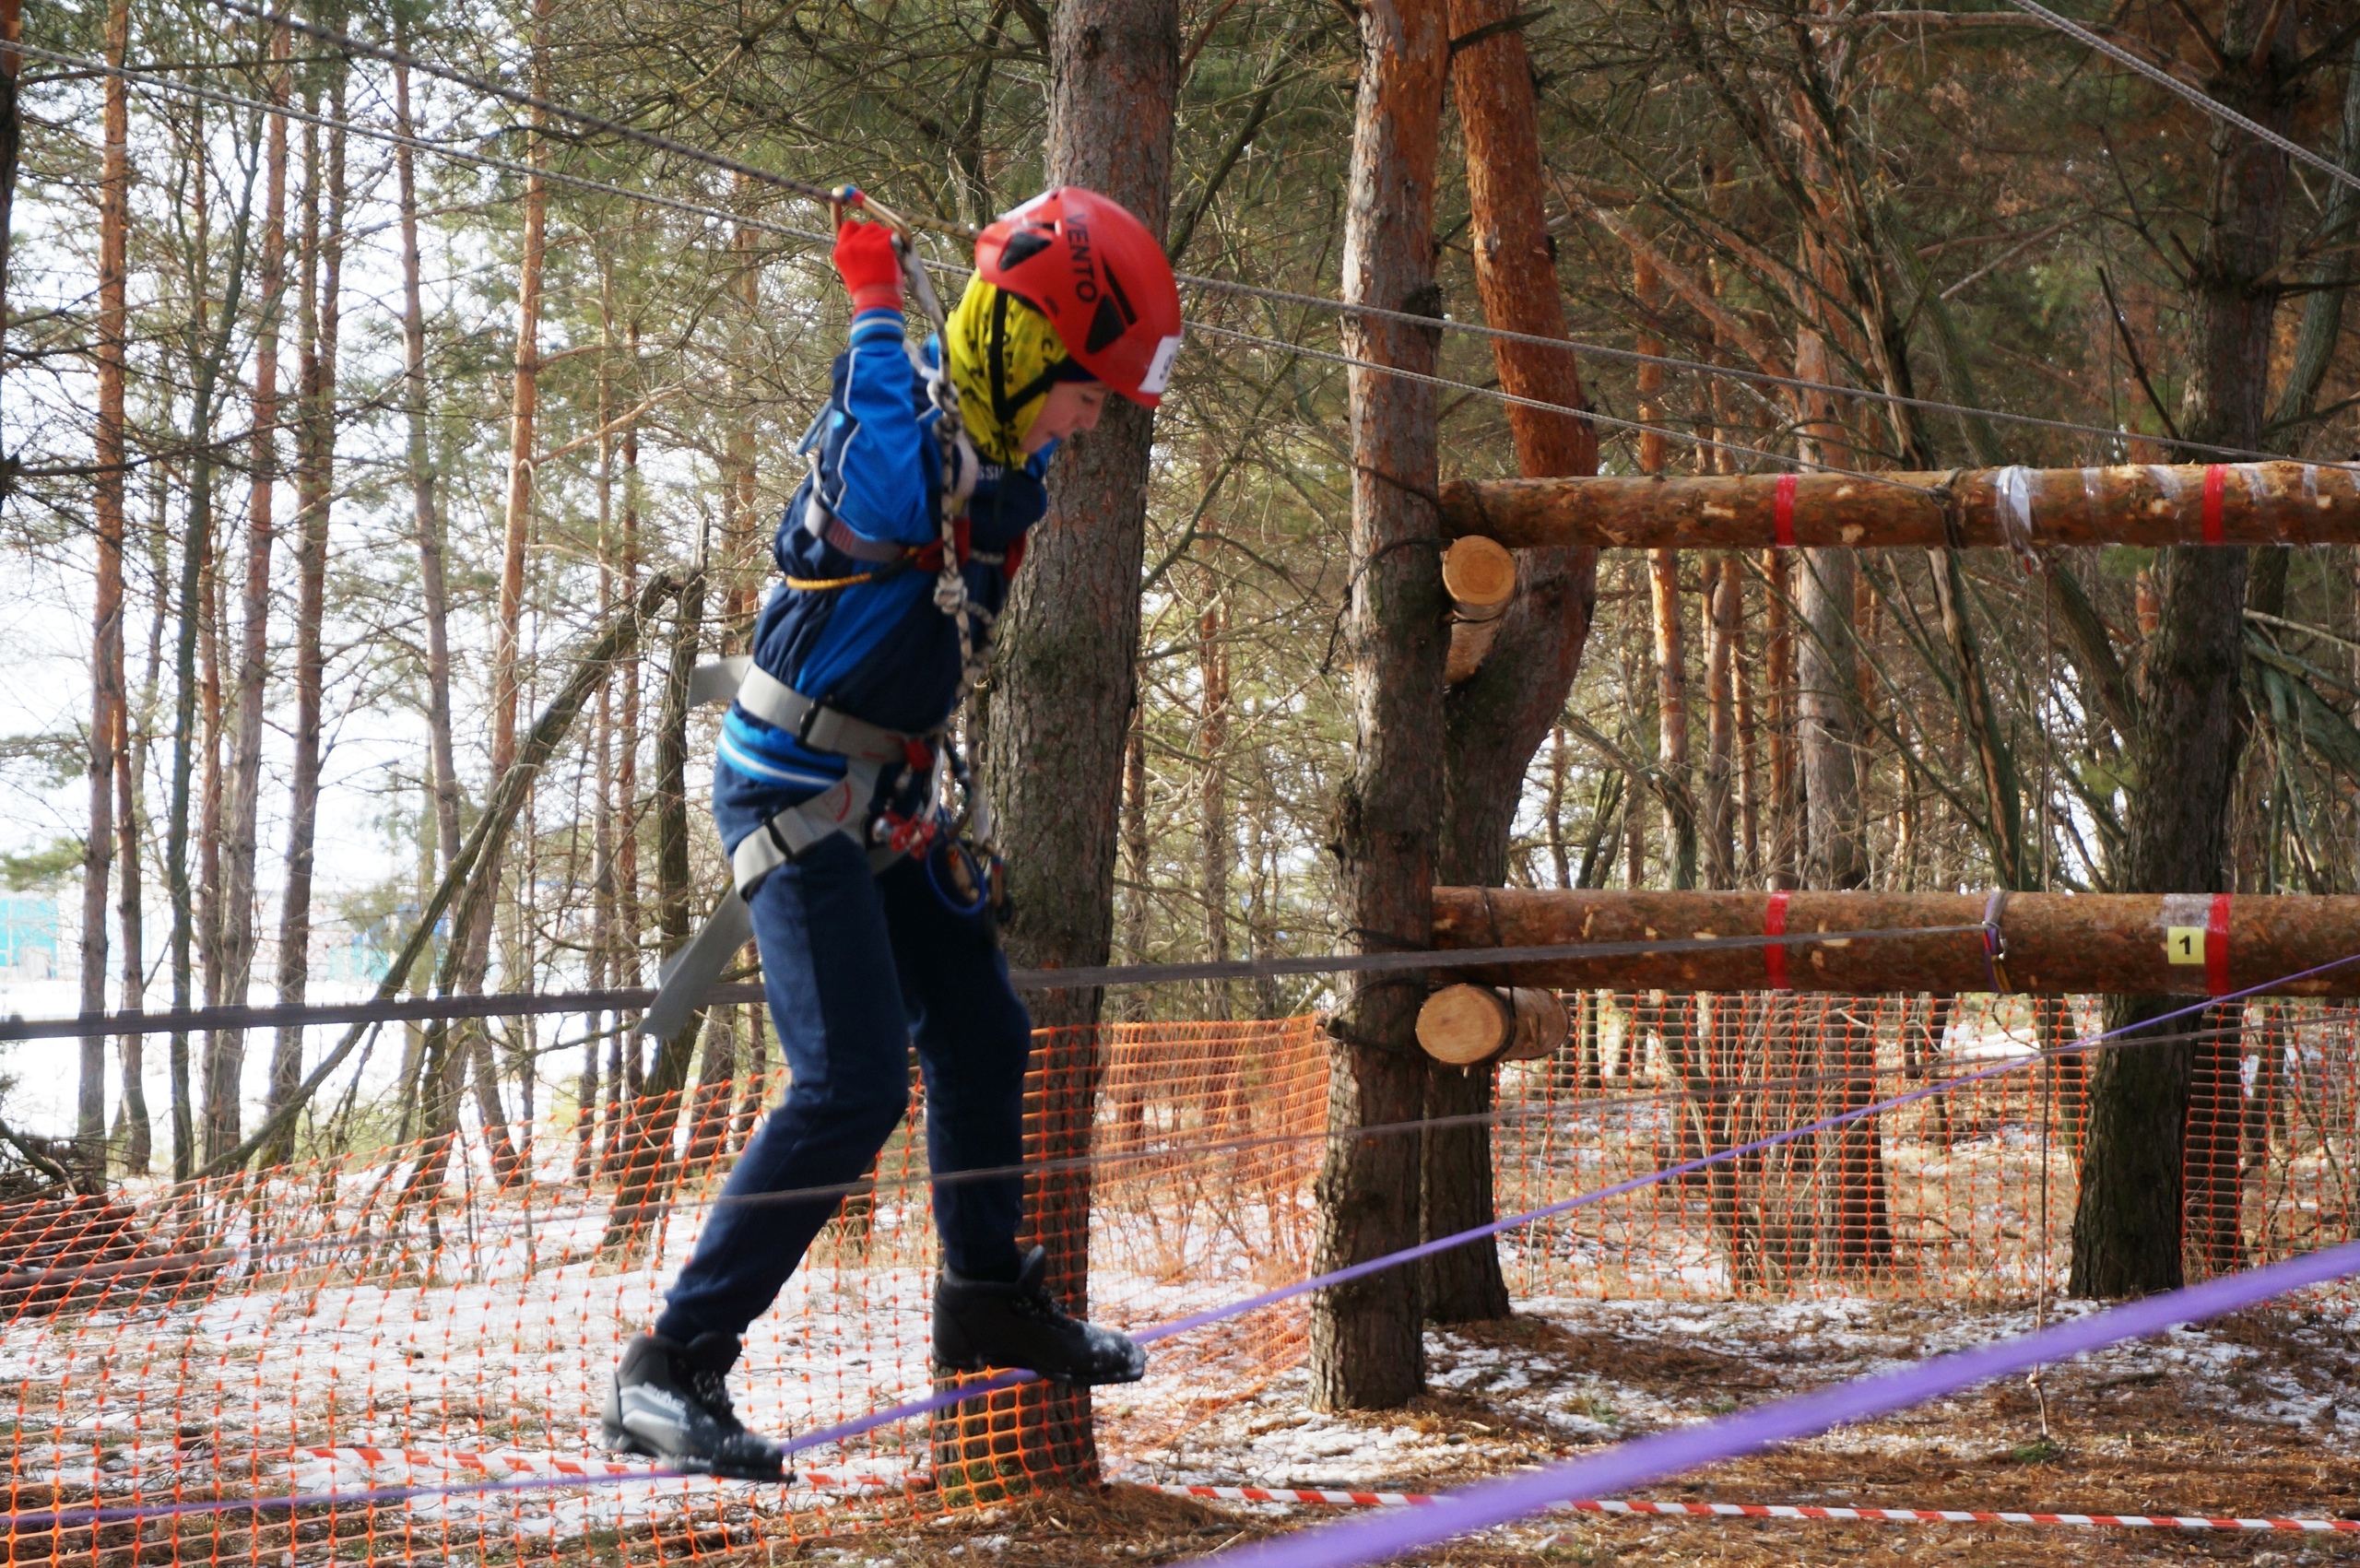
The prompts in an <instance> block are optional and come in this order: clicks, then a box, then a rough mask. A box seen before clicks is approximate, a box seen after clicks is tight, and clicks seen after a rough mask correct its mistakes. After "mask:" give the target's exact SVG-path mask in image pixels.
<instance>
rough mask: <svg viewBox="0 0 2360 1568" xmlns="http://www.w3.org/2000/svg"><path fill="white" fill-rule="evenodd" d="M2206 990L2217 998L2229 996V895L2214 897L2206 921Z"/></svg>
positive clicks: (2217, 894) (2221, 894)
mask: <svg viewBox="0 0 2360 1568" xmlns="http://www.w3.org/2000/svg"><path fill="white" fill-rule="evenodd" d="M2204 988H2205V990H2206V991H2207V992H2209V993H2211V994H2212V996H2227V995H2228V994H2229V895H2228V894H2227V893H2215V894H2213V895H2212V910H2211V912H2210V913H2209V914H2207V915H2206V916H2205V919H2204Z"/></svg>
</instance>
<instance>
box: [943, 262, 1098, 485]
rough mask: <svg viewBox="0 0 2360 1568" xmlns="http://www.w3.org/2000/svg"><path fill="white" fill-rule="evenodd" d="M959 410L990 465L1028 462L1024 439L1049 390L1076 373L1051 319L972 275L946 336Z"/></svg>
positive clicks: (977, 448)
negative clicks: (1025, 454) (957, 393)
mask: <svg viewBox="0 0 2360 1568" xmlns="http://www.w3.org/2000/svg"><path fill="white" fill-rule="evenodd" d="M945 336H946V338H947V340H948V347H949V349H950V379H951V381H952V382H953V383H956V384H957V386H958V388H959V413H960V416H961V419H962V423H964V424H965V425H966V427H967V435H968V438H969V439H970V440H972V441H973V442H974V443H975V450H976V451H977V452H978V453H980V454H982V455H983V458H984V461H985V462H986V463H998V464H1002V465H1004V466H1008V467H1011V468H1013V467H1018V466H1021V465H1022V464H1023V462H1024V437H1025V433H1026V432H1027V431H1029V430H1032V421H1033V420H1034V419H1036V418H1038V417H1039V415H1040V412H1041V406H1042V405H1043V404H1044V403H1045V402H1047V401H1048V397H1049V388H1050V387H1052V386H1054V385H1056V383H1058V382H1060V381H1070V380H1074V379H1078V378H1077V377H1076V375H1075V369H1076V367H1075V366H1074V363H1073V360H1072V359H1071V358H1070V357H1069V356H1068V354H1067V353H1066V346H1065V341H1064V340H1063V339H1062V338H1060V337H1059V336H1057V329H1056V327H1054V326H1051V325H1050V324H1049V318H1048V317H1046V316H1044V315H1043V314H1042V313H1041V312H1038V311H1036V310H1034V309H1033V308H1032V306H1030V305H1028V304H1026V303H1025V302H1024V301H1022V300H1021V299H1019V298H1017V297H1016V296H1015V295H1013V294H1010V293H1009V292H1008V291H1007V290H1006V289H999V288H996V287H994V286H993V285H991V284H989V283H986V282H985V281H984V280H983V278H982V277H980V276H977V277H971V278H969V279H968V281H967V292H966V293H964V294H962V295H961V296H960V299H959V306H958V309H956V310H954V311H952V312H950V326H949V331H948V332H947V333H946V334H945Z"/></svg>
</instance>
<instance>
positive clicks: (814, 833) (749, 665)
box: [639, 185, 1023, 1039]
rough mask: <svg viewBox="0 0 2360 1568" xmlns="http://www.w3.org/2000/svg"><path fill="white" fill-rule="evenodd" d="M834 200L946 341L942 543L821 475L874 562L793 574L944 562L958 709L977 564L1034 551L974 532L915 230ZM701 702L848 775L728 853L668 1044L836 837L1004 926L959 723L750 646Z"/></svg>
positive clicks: (988, 827)
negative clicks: (886, 523) (914, 868)
mask: <svg viewBox="0 0 2360 1568" xmlns="http://www.w3.org/2000/svg"><path fill="white" fill-rule="evenodd" d="M828 206H829V216H830V217H831V218H832V219H833V220H834V221H835V222H837V223H838V224H841V223H842V222H843V220H844V212H845V209H847V208H850V209H852V210H853V211H855V212H857V213H859V214H860V215H862V216H863V217H864V218H867V219H869V220H871V221H874V222H877V223H880V224H882V225H884V226H885V227H886V228H888V229H890V230H892V233H893V237H894V252H895V253H896V254H897V255H898V256H899V257H900V259H901V264H902V277H903V283H904V284H905V285H906V286H907V289H908V291H909V295H910V297H911V298H912V299H913V300H914V301H916V303H917V306H918V309H919V310H920V312H923V313H924V314H925V316H926V320H927V322H928V323H929V324H931V325H932V327H933V329H934V332H935V335H936V337H937V340H938V341H939V342H942V343H943V348H942V351H941V353H940V354H939V355H938V360H939V362H938V363H935V364H928V363H927V362H926V355H925V353H924V352H923V351H922V350H921V349H920V348H918V347H917V346H916V345H915V344H909V345H907V348H908V352H909V356H910V364H911V368H912V369H913V370H914V371H916V372H917V374H918V377H919V379H920V381H921V383H923V384H924V385H925V387H926V399H927V401H928V402H929V403H930V404H931V405H932V406H933V407H934V408H935V410H936V419H935V426H934V433H935V441H936V443H937V447H938V452H939V458H940V463H941V468H940V484H939V486H938V491H937V494H938V504H937V506H936V509H935V525H936V537H935V540H934V542H933V543H931V544H928V545H925V546H921V547H918V548H909V547H906V546H902V545H894V544H889V543H884V542H881V541H878V540H873V539H868V538H864V537H863V536H860V535H859V534H857V533H855V531H854V530H853V529H851V528H849V527H847V526H845V525H844V522H843V521H842V520H841V519H839V518H837V517H835V516H833V515H832V514H831V513H829V512H828V510H827V508H826V506H825V504H824V503H823V502H822V501H820V490H819V487H818V486H817V485H814V486H813V487H812V488H811V491H810V494H809V497H808V500H807V501H806V502H805V513H804V517H803V520H802V525H803V526H804V527H805V528H807V529H808V530H809V531H810V532H811V533H813V534H814V535H816V536H819V537H820V538H822V539H824V540H825V541H826V542H827V543H828V544H829V545H831V546H832V547H833V548H836V549H837V550H839V551H841V552H842V553H844V555H847V556H850V557H851V558H852V559H853V560H858V561H861V562H864V563H866V564H867V565H868V567H869V568H870V570H868V571H867V572H855V573H853V574H850V575H847V576H844V577H829V578H800V577H789V578H787V580H786V582H787V585H788V586H789V587H791V588H794V589H796V591H798V592H803V593H835V592H840V591H842V590H844V589H845V588H850V587H854V586H856V585H858V584H867V583H878V582H882V581H883V580H885V579H886V578H888V577H891V576H894V575H897V574H899V573H900V572H904V571H910V570H917V571H930V572H933V573H934V607H935V608H936V609H938V610H939V611H940V612H941V613H942V614H943V615H945V616H947V617H949V618H950V621H951V623H952V624H953V625H954V626H956V627H957V628H958V631H959V685H958V690H957V693H956V695H954V696H953V697H952V699H951V702H950V712H951V713H958V712H959V711H960V710H961V709H962V708H963V707H964V706H965V705H966V701H967V699H968V697H969V695H970V694H972V693H973V690H974V689H975V683H976V682H977V681H978V680H980V679H981V678H983V673H984V664H985V658H986V656H987V653H988V649H989V646H990V644H989V642H988V638H989V633H990V630H991V626H992V622H993V619H994V618H993V616H992V613H991V612H990V611H989V610H987V609H985V607H983V606H982V605H979V604H977V603H975V602H974V599H973V596H972V595H969V593H968V592H967V576H966V572H965V570H964V569H965V567H966V565H967V563H968V562H970V561H971V560H984V561H987V562H990V563H991V564H995V565H998V566H1000V567H1001V569H1002V570H1004V571H1007V572H1014V571H1015V570H1016V567H1017V564H1018V563H1019V562H1020V561H1021V560H1022V558H1023V548H1022V541H1021V540H1019V541H1017V542H1016V543H1015V544H1014V545H1011V546H1010V547H1009V549H1008V550H1007V551H1006V552H1005V553H1004V554H1001V555H990V554H986V553H985V552H983V551H979V550H976V549H974V548H973V547H972V544H971V542H970V530H969V525H968V518H967V512H966V506H967V499H968V496H969V495H970V494H971V493H972V492H973V488H974V479H975V477H976V475H977V473H978V471H979V469H980V459H978V458H977V457H976V456H975V454H974V451H973V447H972V446H970V445H968V443H967V437H966V433H965V430H964V427H963V426H962V423H961V419H960V413H959V388H958V385H957V383H954V382H953V381H952V380H951V378H950V363H949V360H950V348H949V343H948V339H947V337H946V336H945V326H944V319H943V312H942V302H941V301H940V300H939V299H938V298H937V297H936V295H935V291H934V283H933V281H932V279H931V278H929V277H927V275H926V267H925V265H924V264H922V263H921V262H920V261H919V260H918V259H917V253H916V252H915V251H914V249H913V248H912V246H911V244H910V226H909V224H908V223H907V222H906V221H905V220H903V218H901V217H899V216H898V215H897V214H895V213H894V212H892V211H891V209H890V208H888V207H886V206H883V205H882V204H881V203H879V202H876V201H872V200H871V199H869V198H868V197H867V195H864V194H863V193H862V192H861V191H860V190H859V189H858V187H856V186H853V185H841V186H838V187H837V188H836V189H835V190H834V191H832V192H831V193H830V194H829V203H828ZM816 428H817V427H816V426H815V429H816ZM812 446H813V442H812V440H811V438H810V437H809V436H806V438H805V441H804V447H805V454H806V456H807V457H808V458H810V460H811V461H812V462H813V464H814V466H815V473H816V465H817V462H818V459H817V457H816V455H815V454H813V452H812V450H811V449H812ZM689 697H690V701H691V702H698V703H726V702H733V701H734V702H735V703H736V704H737V706H738V707H739V708H742V709H744V710H745V712H746V713H749V715H751V716H752V717H754V718H757V719H760V720H761V722H762V723H764V724H766V725H770V726H771V727H773V729H777V730H781V731H783V732H785V734H787V735H791V736H793V737H795V738H796V741H797V742H798V743H799V744H801V745H803V746H805V747H808V749H811V750H814V751H823V752H829V753H832V754H833V755H835V756H839V757H842V758H843V759H844V777H843V778H841V779H839V780H837V781H836V782H835V783H834V784H832V785H831V786H829V787H828V788H827V789H824V790H821V791H820V793H819V794H818V795H815V796H811V797H810V798H809V799H808V800H804V801H799V802H797V803H796V804H795V805H793V806H790V807H788V808H786V809H785V810H783V811H781V812H779V813H777V814H776V815H775V816H773V817H772V818H771V819H769V820H768V821H766V822H764V823H763V824H762V825H761V827H760V828H758V829H756V830H755V831H753V832H750V833H749V834H747V835H746V836H745V838H743V839H741V840H739V841H738V843H737V848H736V849H735V850H734V851H732V852H731V854H730V856H729V870H730V883H729V888H728V890H727V891H726V892H724V893H723V894H722V896H721V900H720V902H718V903H716V904H715V905H714V911H713V914H711V915H710V916H708V917H707V918H706V920H705V923H704V925H703V927H702V929H701V930H699V931H698V933H697V935H696V937H695V938H694V939H693V940H691V941H690V943H689V944H688V945H687V946H685V947H683V948H681V949H679V950H678V952H676V953H674V954H673V955H672V956H671V957H670V958H669V959H667V961H665V963H664V966H663V969H662V971H661V972H660V973H659V974H658V976H657V983H656V984H657V989H656V996H655V1001H654V1002H653V1003H651V1004H650V1005H649V1007H648V1009H647V1011H646V1012H645V1013H644V1014H643V1015H642V1016H641V1019H640V1022H639V1032H640V1033H642V1034H646V1035H653V1036H655V1037H656V1038H658V1039H667V1038H669V1037H670V1036H672V1035H674V1034H676V1033H678V1032H679V1031H680V1030H681V1029H682V1028H683V1027H684V1026H685V1025H686V1024H687V1023H688V1020H689V1018H690V1014H691V1013H693V1012H694V1011H695V1009H696V1008H697V1007H698V1005H699V1004H700V1003H701V1002H702V999H703V996H704V994H705V993H706V992H707V991H709V990H711V989H712V988H713V985H714V982H715V981H716V980H718V979H719V978H720V977H721V974H722V973H723V972H724V971H725V970H726V969H727V968H728V965H729V961H730V959H731V957H732V956H733V955H734V954H736V953H737V950H738V949H740V948H742V947H744V946H745V945H746V943H747V942H748V941H749V940H750V939H751V938H752V937H753V934H754V921H753V914H752V912H751V911H750V910H749V909H748V908H747V905H746V900H747V899H748V898H749V896H751V895H752V893H753V890H755V888H757V887H758V886H760V885H761V880H762V878H765V877H767V876H769V875H770V874H771V873H772V872H773V871H775V870H777V869H778V868H779V867H782V866H785V865H786V864H787V863H788V862H789V861H792V860H795V859H796V858H798V857H800V856H801V855H804V854H805V853H806V852H808V850H810V849H811V847H812V846H813V845H815V844H818V843H820V842H822V841H823V840H826V839H829V838H832V837H833V836H834V835H836V834H838V833H843V834H844V835H845V836H847V837H849V838H850V839H852V840H853V842H854V843H858V844H860V845H861V846H862V847H864V848H865V849H867V852H868V860H869V868H870V870H871V871H873V872H874V871H882V870H884V869H885V867H888V866H891V864H892V863H893V862H894V861H896V860H899V859H901V858H903V856H908V857H910V858H912V859H914V860H916V861H918V862H919V863H920V865H921V866H922V867H923V868H924V871H925V875H926V883H927V885H928V886H929V887H931V888H932V889H933V890H934V892H935V896H936V897H937V898H938V899H940V900H941V901H942V903H943V905H944V907H946V908H948V909H949V910H950V911H951V912H952V913H953V914H961V915H982V916H985V917H986V918H990V919H993V920H995V921H1005V920H1006V919H1007V918H1008V915H1009V913H1010V909H1009V902H1008V896H1007V875H1006V870H1005V866H1004V863H1003V862H1002V860H1001V858H1000V855H999V851H998V849H997V845H996V844H995V843H994V842H993V838H992V817H991V808H990V806H989V804H988V803H987V802H986V801H985V798H984V795H983V790H982V786H981V784H980V783H979V782H978V781H977V779H976V778H975V776H974V773H973V770H972V769H970V768H969V767H968V766H967V764H966V761H965V760H964V759H963V758H962V757H961V756H960V752H959V747H958V745H957V744H956V741H955V740H954V738H953V737H952V736H951V735H950V729H949V726H948V725H944V726H942V727H940V728H937V729H934V730H930V731H927V732H926V733H924V734H905V733H903V732H902V731H899V730H890V729H886V728H884V727H882V726H881V725H873V724H870V723H868V722H867V720H865V719H859V718H855V717H854V716H853V715H852V714H850V713H842V712H840V711H838V710H836V709H834V708H831V707H829V706H827V705H826V704H825V703H823V702H819V701H814V700H813V699H812V698H810V697H808V696H807V695H805V694H804V693H802V692H800V691H797V690H795V688H793V687H792V686H789V685H787V684H786V683H785V681H783V680H781V679H779V678H777V677H776V676H773V675H772V674H771V673H770V672H769V671H767V670H765V669H763V668H762V667H761V666H760V665H758V664H756V663H755V662H754V661H753V659H752V658H751V657H750V656H749V655H748V654H738V655H737V656H736V657H734V658H728V659H723V660H720V661H718V662H716V663H713V664H706V665H701V666H698V667H697V669H696V671H695V673H694V675H693V676H692V677H691V678H690V682H689ZM889 768H890V769H899V770H902V772H903V776H905V777H918V776H924V777H925V778H926V781H927V782H926V792H925V795H924V796H923V798H922V799H921V800H920V802H919V803H918V804H917V806H916V807H915V808H914V809H913V810H910V811H907V812H903V811H902V810H899V809H897V808H894V807H892V806H888V807H887V808H885V809H884V810H882V811H876V810H873V809H872V807H873V804H874V802H875V800H876V798H877V793H878V789H879V785H880V784H883V783H884V782H885V780H886V771H887V770H888V769H889ZM954 786H955V787H956V792H957V794H958V796H959V797H960V798H959V804H958V805H957V807H956V808H954V807H953V806H952V804H951V796H952V794H953V787H954Z"/></svg>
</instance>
